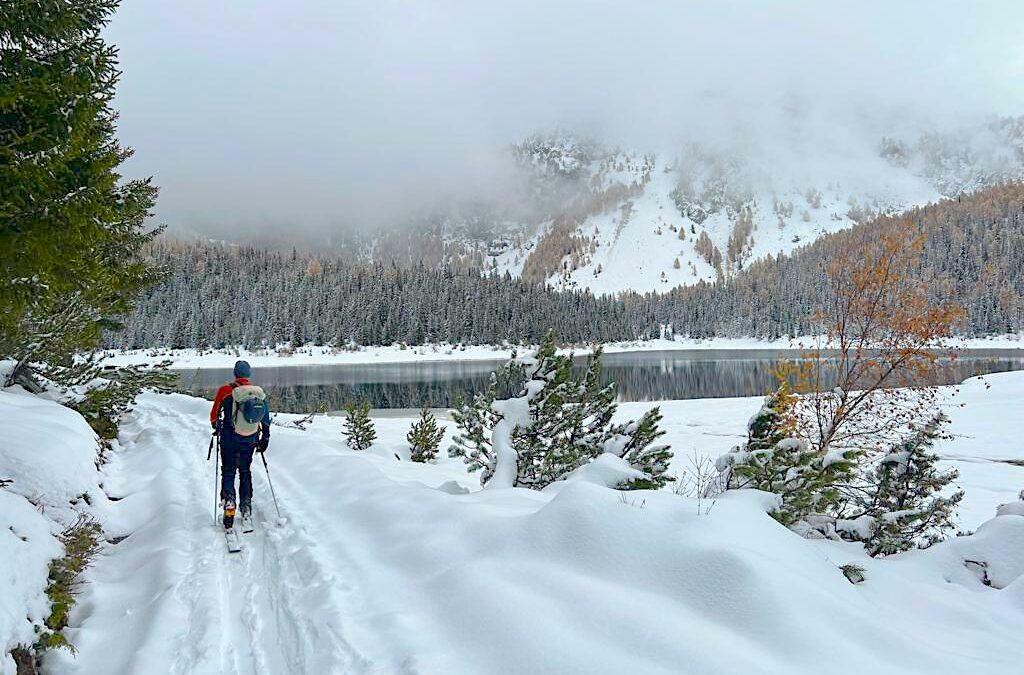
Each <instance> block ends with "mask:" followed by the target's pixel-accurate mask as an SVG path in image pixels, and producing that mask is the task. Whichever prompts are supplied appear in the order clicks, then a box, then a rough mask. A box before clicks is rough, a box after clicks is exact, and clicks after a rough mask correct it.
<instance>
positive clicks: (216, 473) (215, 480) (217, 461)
mask: <svg viewBox="0 0 1024 675" xmlns="http://www.w3.org/2000/svg"><path fill="white" fill-rule="evenodd" d="M216 437H217V434H216V433H214V434H213V436H210V449H209V450H208V451H207V452H206V459H207V461H209V459H210V453H211V452H213V439H214V438H216ZM219 478H220V444H219V443H218V444H217V459H215V460H214V461H213V524H214V525H216V524H217V483H218V482H219V480H218V479H219Z"/></svg>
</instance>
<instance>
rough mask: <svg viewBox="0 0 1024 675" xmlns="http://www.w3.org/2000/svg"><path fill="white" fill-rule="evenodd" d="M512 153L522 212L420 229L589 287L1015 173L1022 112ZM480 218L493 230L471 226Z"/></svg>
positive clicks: (627, 284)
mask: <svg viewBox="0 0 1024 675" xmlns="http://www.w3.org/2000/svg"><path fill="white" fill-rule="evenodd" d="M513 155H514V158H515V160H516V162H517V164H518V166H519V168H520V169H521V170H522V171H523V172H524V173H525V175H526V179H525V181H526V187H525V188H524V190H523V192H522V194H521V195H520V196H519V199H520V200H521V201H522V202H525V203H528V204H529V205H531V208H532V213H533V216H532V218H531V217H527V216H522V215H521V214H520V216H519V218H520V221H519V222H518V224H517V221H516V217H514V216H511V215H510V211H509V210H507V209H506V210H502V209H498V208H495V209H494V210H493V211H491V212H490V213H489V215H481V213H478V214H477V216H476V217H475V219H474V220H473V221H472V222H470V221H466V222H463V221H462V220H461V219H460V218H459V217H458V216H456V217H454V218H452V217H447V218H444V219H442V220H441V221H439V222H440V223H441V224H440V225H438V228H439V229H435V230H433V231H432V233H431V236H432V237H437V236H441V237H442V238H443V240H444V241H445V242H446V246H448V253H447V258H444V259H446V260H448V261H453V260H458V261H462V262H465V261H468V260H476V261H477V262H484V261H486V264H487V266H489V267H493V268H494V269H496V270H498V271H501V272H505V271H507V272H510V273H512V274H514V275H521V276H523V277H524V278H527V279H528V280H531V281H540V280H547V281H549V282H550V283H552V284H554V285H555V286H557V287H561V288H589V289H591V290H592V291H594V292H595V293H614V292H617V291H621V290H627V289H631V290H636V291H641V292H643V291H665V290H668V289H670V288H673V287H675V286H678V285H681V284H683V285H688V284H693V283H697V282H698V281H701V280H705V281H711V280H714V279H716V278H717V277H719V276H720V275H726V276H727V275H729V274H733V273H735V272H736V271H738V270H740V269H742V268H743V266H744V265H746V264H748V263H749V262H751V261H752V260H756V259H757V258H760V257H763V256H768V255H775V254H777V253H785V252H788V251H791V250H793V249H794V248H796V247H797V246H800V245H803V244H807V243H810V242H812V241H814V240H815V239H816V238H818V237H820V236H821V235H823V234H825V233H828V232H835V231H837V230H841V229H844V228H848V227H851V226H852V225H854V224H856V223H857V222H860V221H863V220H865V219H869V218H872V217H874V216H876V215H880V214H891V213H896V212H899V211H903V210H906V209H908V208H911V207H914V206H918V205H923V204H926V203H929V202H934V201H936V200H939V199H941V198H943V197H955V196H956V195H959V194H962V193H964V192H971V191H974V190H977V189H980V188H984V187H987V186H991V185H994V184H996V183H1000V182H1003V181H1007V180H1020V179H1022V178H1024V122H1022V121H1021V120H1020V119H998V120H992V121H989V122H986V123H984V124H979V125H976V126H974V127H970V128H963V129H958V130H956V131H954V132H949V133H927V134H923V135H920V136H916V137H908V138H897V137H882V138H879V139H877V141H875V142H863V141H857V142H852V141H845V142H843V143H839V142H838V141H836V142H834V143H829V142H827V140H826V141H823V140H822V139H820V138H816V139H813V140H812V139H811V138H809V137H805V136H803V135H802V134H801V133H800V132H799V131H797V132H794V133H793V134H791V135H788V136H785V137H781V138H775V139H773V140H772V141H771V142H764V141H760V142H758V143H752V142H744V141H743V140H742V139H739V140H737V141H735V142H734V143H732V144H728V145H722V144H718V145H714V146H712V145H710V144H690V145H689V146H687V147H686V148H684V149H682V150H681V151H671V152H662V153H659V154H644V153H639V152H631V151H624V150H611V149H607V148H602V147H601V146H600V145H599V144H597V143H595V142H593V141H585V140H581V139H579V138H577V137H575V136H573V135H571V134H566V133H554V134H548V135H538V136H534V137H531V138H529V139H527V140H526V141H524V142H523V143H520V144H518V145H515V146H513ZM520 207H521V208H520V211H522V210H523V209H522V204H520ZM499 214H500V215H499ZM488 220H490V221H492V224H493V225H494V226H493V227H491V228H485V229H481V227H480V223H481V222H486V221H488ZM438 233H441V234H440V235H439V234H438ZM405 245H407V242H406V243H405ZM436 246H437V242H436V241H434V240H432V241H431V249H433V248H436ZM384 253H385V252H384V251H383V250H382V249H378V250H376V251H375V252H374V254H376V255H384ZM385 257H387V256H386V255H385ZM406 257H408V255H407V254H406ZM430 259H431V260H435V259H440V258H438V256H435V255H432V256H431V257H430Z"/></svg>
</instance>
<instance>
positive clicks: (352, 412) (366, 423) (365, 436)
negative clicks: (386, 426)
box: [343, 401, 377, 450]
mask: <svg viewBox="0 0 1024 675" xmlns="http://www.w3.org/2000/svg"><path fill="white" fill-rule="evenodd" d="M345 412H346V413H347V414H346V416H345V431H344V432H343V433H344V436H345V441H346V442H347V443H348V447H350V448H352V449H353V450H366V449H367V448H368V447H370V445H372V444H373V441H374V440H376V438H377V431H376V430H375V429H374V428H373V420H371V419H370V404H369V403H368V402H366V401H363V402H362V403H358V404H357V403H356V402H355V401H349V402H348V403H346V404H345Z"/></svg>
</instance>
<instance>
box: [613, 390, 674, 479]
mask: <svg viewBox="0 0 1024 675" xmlns="http://www.w3.org/2000/svg"><path fill="white" fill-rule="evenodd" d="M661 419H662V415H661V409H660V408H658V407H654V408H651V409H650V410H648V411H647V412H645V413H644V415H643V417H641V418H640V419H639V420H635V421H630V422H627V423H626V424H620V425H617V426H615V427H613V429H612V434H611V438H609V439H608V441H607V442H606V443H605V446H604V451H605V452H608V453H611V454H613V455H615V456H616V457H622V458H623V459H624V460H626V461H627V462H628V463H629V465H630V466H631V467H633V468H634V469H636V470H637V471H640V472H642V473H643V474H644V477H643V478H633V479H631V480H628V481H626V482H624V483H622V484H620V485H619V489H620V490H656V489H658V488H660V487H663V486H664V485H665V484H666V483H668V482H669V481H670V480H672V479H671V478H669V476H667V475H666V472H667V471H668V467H669V462H670V461H671V460H672V451H671V450H670V449H669V446H668V445H665V444H658V443H655V441H657V440H658V439H659V438H661V437H662V436H664V435H665V432H664V430H662V429H660V428H658V423H659V422H661Z"/></svg>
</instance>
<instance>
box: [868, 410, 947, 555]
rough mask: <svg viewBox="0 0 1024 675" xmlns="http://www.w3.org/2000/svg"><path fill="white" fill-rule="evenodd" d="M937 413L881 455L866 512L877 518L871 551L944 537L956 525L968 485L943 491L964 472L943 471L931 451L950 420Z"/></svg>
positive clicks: (870, 540) (907, 546) (904, 547)
mask: <svg viewBox="0 0 1024 675" xmlns="http://www.w3.org/2000/svg"><path fill="white" fill-rule="evenodd" d="M948 421H949V420H948V418H947V417H946V416H945V415H943V414H941V413H940V414H938V415H936V416H935V417H934V418H932V420H930V421H929V422H928V424H927V425H925V426H924V427H923V428H922V429H920V430H919V431H918V432H917V433H915V434H914V435H913V436H912V437H910V438H908V439H907V440H906V441H904V442H903V443H901V444H900V445H899V446H897V447H895V448H893V449H892V451H891V452H890V453H889V454H888V455H886V456H885V457H883V458H882V460H881V461H880V462H879V464H878V466H877V468H876V469H875V473H874V481H873V483H874V488H873V493H872V499H871V502H870V504H869V505H868V508H867V509H866V511H865V515H870V516H873V517H874V519H875V524H874V527H873V528H872V532H871V535H870V536H869V537H868V538H867V539H866V540H865V542H864V545H865V547H866V548H867V551H868V554H869V555H872V556H879V555H889V554H891V553H899V552H901V551H906V550H909V549H911V548H914V547H915V546H917V547H920V548H924V547H926V546H930V545H932V544H934V543H936V542H938V541H942V540H943V539H944V538H945V535H946V533H947V532H949V531H950V530H953V529H955V527H956V524H955V523H954V520H953V519H954V517H955V515H956V508H957V505H958V504H959V503H960V501H961V500H963V498H964V492H963V490H957V491H956V492H954V493H952V494H951V495H949V496H948V497H946V496H943V495H942V491H943V490H945V489H946V488H947V487H948V486H949V484H950V483H952V482H953V481H954V480H956V479H957V477H958V476H959V475H960V474H959V472H958V471H956V470H955V469H950V470H949V471H939V470H938V468H937V466H936V464H937V462H938V461H939V457H938V455H935V454H934V453H932V452H929V450H930V449H931V448H932V446H933V445H934V444H935V441H936V439H938V438H940V437H941V430H942V427H943V425H945V424H946V423H947V422H948Z"/></svg>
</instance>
